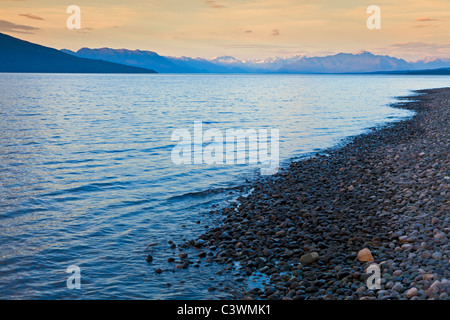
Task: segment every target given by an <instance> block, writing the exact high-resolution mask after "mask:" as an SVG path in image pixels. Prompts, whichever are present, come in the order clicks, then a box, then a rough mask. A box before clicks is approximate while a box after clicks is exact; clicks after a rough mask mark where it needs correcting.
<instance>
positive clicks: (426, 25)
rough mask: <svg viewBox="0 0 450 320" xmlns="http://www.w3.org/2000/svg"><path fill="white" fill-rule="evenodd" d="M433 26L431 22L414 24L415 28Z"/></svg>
mask: <svg viewBox="0 0 450 320" xmlns="http://www.w3.org/2000/svg"><path fill="white" fill-rule="evenodd" d="M432 26H433V25H432V24H431V23H429V24H418V25H415V26H413V28H429V27H432Z"/></svg>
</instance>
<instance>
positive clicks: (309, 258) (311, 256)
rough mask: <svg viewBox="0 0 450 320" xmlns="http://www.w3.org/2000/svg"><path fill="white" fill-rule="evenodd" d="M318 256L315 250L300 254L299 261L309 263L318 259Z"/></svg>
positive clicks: (304, 263)
mask: <svg viewBox="0 0 450 320" xmlns="http://www.w3.org/2000/svg"><path fill="white" fill-rule="evenodd" d="M319 258H320V256H319V254H318V253H317V252H310V253H307V254H304V255H303V256H301V258H300V263H301V264H303V265H307V264H311V263H313V262H316V261H317V260H319Z"/></svg>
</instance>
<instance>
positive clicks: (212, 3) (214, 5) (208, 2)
mask: <svg viewBox="0 0 450 320" xmlns="http://www.w3.org/2000/svg"><path fill="white" fill-rule="evenodd" d="M205 3H206V5H207V6H209V7H210V8H214V9H221V8H226V6H224V5H221V4H218V3H217V2H216V1H212V0H206V1H205Z"/></svg>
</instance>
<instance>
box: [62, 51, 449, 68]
mask: <svg viewBox="0 0 450 320" xmlns="http://www.w3.org/2000/svg"><path fill="white" fill-rule="evenodd" d="M62 51H63V52H65V53H68V54H72V55H74V56H77V57H81V58H89V59H99V60H105V61H111V62H115V63H121V64H125V65H129V66H136V67H141V68H150V69H154V70H156V71H158V72H161V73H372V72H392V71H414V70H424V69H438V68H450V59H439V58H427V59H424V60H420V61H416V62H408V61H406V60H403V59H399V58H395V57H390V56H387V55H375V54H372V53H370V52H367V51H361V52H358V53H356V54H352V53H338V54H335V55H328V56H325V57H306V56H293V57H286V58H282V57H273V58H268V59H262V60H261V59H249V60H239V59H236V58H234V57H231V56H221V57H217V58H213V59H204V58H190V57H179V58H177V57H170V56H161V55H159V54H157V53H156V52H153V51H142V50H134V51H133V50H127V49H111V48H100V49H89V48H82V49H80V50H78V51H77V52H73V51H70V50H64V49H63V50H62Z"/></svg>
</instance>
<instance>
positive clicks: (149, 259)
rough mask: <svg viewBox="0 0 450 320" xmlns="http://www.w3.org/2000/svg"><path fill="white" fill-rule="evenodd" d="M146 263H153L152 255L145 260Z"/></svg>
mask: <svg viewBox="0 0 450 320" xmlns="http://www.w3.org/2000/svg"><path fill="white" fill-rule="evenodd" d="M145 261H147V262H148V263H150V262H152V261H153V257H152V256H151V255H148V256H147V258H145Z"/></svg>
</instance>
